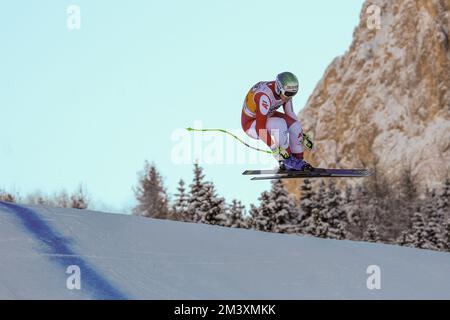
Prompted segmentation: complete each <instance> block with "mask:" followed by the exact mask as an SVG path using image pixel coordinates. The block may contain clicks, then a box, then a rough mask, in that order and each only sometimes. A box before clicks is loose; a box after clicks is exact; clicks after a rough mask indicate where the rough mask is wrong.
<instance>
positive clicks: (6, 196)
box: [0, 189, 17, 202]
mask: <svg viewBox="0 0 450 320" xmlns="http://www.w3.org/2000/svg"><path fill="white" fill-rule="evenodd" d="M0 201H3V202H17V199H16V197H15V196H13V195H12V194H11V193H8V192H6V191H4V190H1V189H0Z"/></svg>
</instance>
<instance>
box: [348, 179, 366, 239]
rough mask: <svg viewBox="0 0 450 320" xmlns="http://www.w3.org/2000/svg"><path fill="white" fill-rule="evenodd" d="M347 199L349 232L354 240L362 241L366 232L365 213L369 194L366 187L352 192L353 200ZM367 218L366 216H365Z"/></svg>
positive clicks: (358, 187)
mask: <svg viewBox="0 0 450 320" xmlns="http://www.w3.org/2000/svg"><path fill="white" fill-rule="evenodd" d="M347 199H350V200H347V206H346V207H347V210H348V211H347V212H348V226H347V228H348V230H349V232H350V234H351V237H352V239H353V240H361V239H362V238H363V235H364V230H365V220H366V219H365V218H363V212H364V210H365V205H366V204H367V201H368V192H367V189H366V188H365V186H361V185H359V186H357V188H356V191H355V192H354V194H353V192H352V196H351V198H350V197H349V196H348V197H347ZM365 217H366V216H365Z"/></svg>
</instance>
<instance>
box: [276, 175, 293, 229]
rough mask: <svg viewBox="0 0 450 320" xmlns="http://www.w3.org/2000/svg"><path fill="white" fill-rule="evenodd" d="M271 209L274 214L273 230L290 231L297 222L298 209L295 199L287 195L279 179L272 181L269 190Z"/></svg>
mask: <svg viewBox="0 0 450 320" xmlns="http://www.w3.org/2000/svg"><path fill="white" fill-rule="evenodd" d="M270 196H271V201H272V206H273V207H272V210H273V211H274V215H275V225H274V231H275V232H282V233H292V232H294V231H295V226H296V225H297V223H298V216H299V213H298V210H297V207H296V204H295V201H294V200H293V199H292V198H291V197H289V193H288V192H287V190H286V188H285V187H284V184H283V182H282V181H281V180H274V181H272V189H271V192H270Z"/></svg>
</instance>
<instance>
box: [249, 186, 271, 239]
mask: <svg viewBox="0 0 450 320" xmlns="http://www.w3.org/2000/svg"><path fill="white" fill-rule="evenodd" d="M258 200H259V203H260V205H259V207H256V206H254V205H251V209H250V214H251V217H252V218H251V221H252V228H253V229H255V230H260V231H268V232H270V231H273V230H274V228H275V214H274V211H273V206H272V203H271V197H270V193H269V192H267V191H263V192H262V193H261V196H260V197H259V198H258Z"/></svg>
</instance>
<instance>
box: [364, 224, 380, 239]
mask: <svg viewBox="0 0 450 320" xmlns="http://www.w3.org/2000/svg"><path fill="white" fill-rule="evenodd" d="M363 240H364V241H368V242H379V241H380V236H379V235H378V230H377V227H376V226H375V225H374V224H369V225H368V226H367V230H366V231H365V232H364V236H363Z"/></svg>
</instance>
